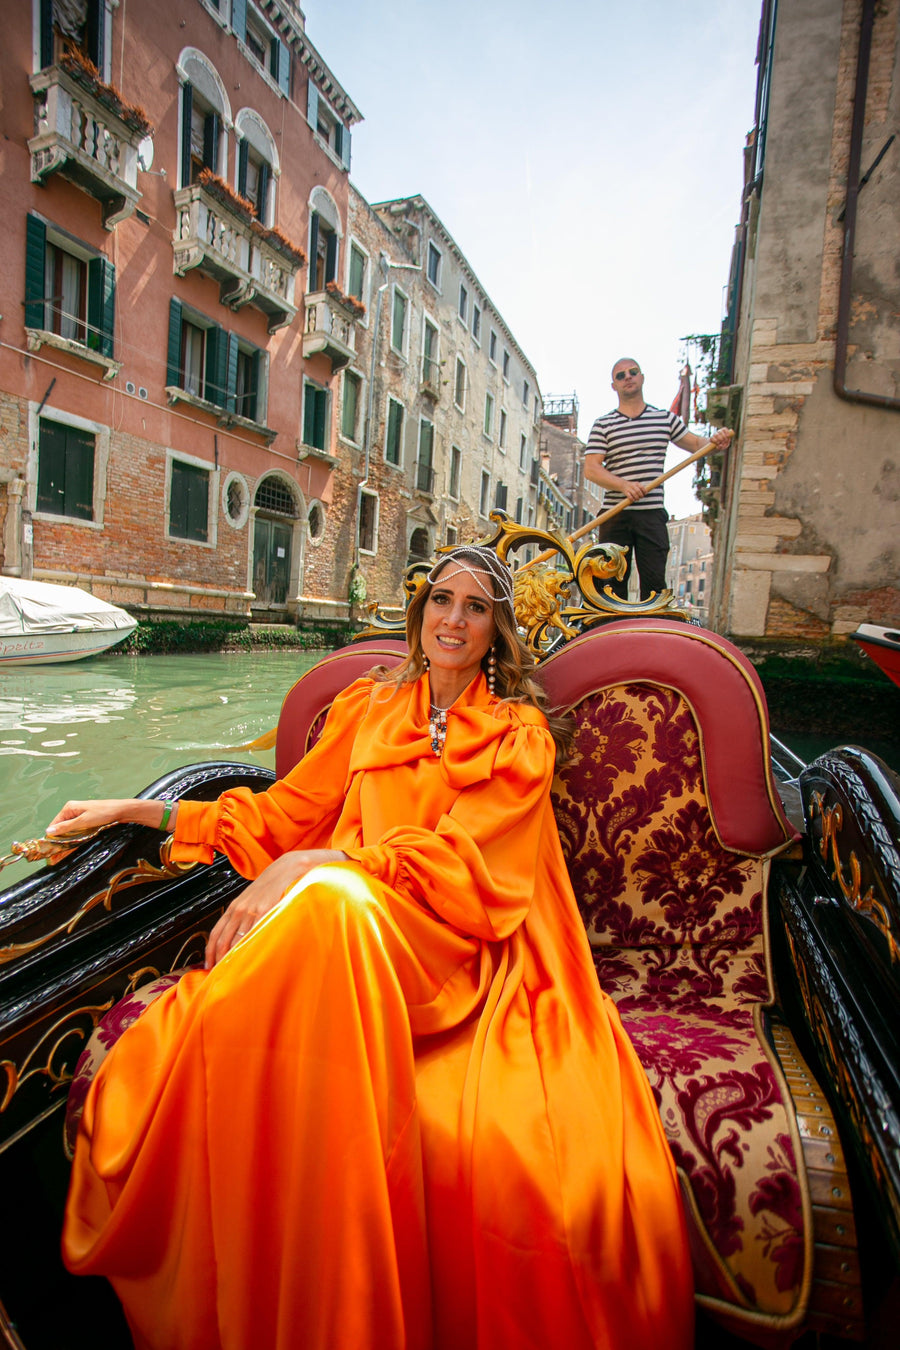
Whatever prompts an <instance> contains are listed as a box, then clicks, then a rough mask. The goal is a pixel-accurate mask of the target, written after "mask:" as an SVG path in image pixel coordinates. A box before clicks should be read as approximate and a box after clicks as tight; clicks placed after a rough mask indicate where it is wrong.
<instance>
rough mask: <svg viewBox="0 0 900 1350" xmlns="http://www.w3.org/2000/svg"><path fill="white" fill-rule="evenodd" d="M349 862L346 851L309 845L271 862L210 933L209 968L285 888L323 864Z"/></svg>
mask: <svg viewBox="0 0 900 1350" xmlns="http://www.w3.org/2000/svg"><path fill="white" fill-rule="evenodd" d="M346 861H347V855H346V853H341V852H340V850H339V849H336V848H308V849H298V850H297V851H295V852H292V853H283V854H282V855H281V857H280V858H276V859H275V861H274V862H271V863H269V865H268V867H267V868H266V869H265V871H263V872H261V873H260V875H259V876H258V877H257V878H256V880H255V881H251V883H250V885H249V886H248V887H247V889H246V890H245V891H241V893H240V895H239V896H238V898H237V899H236V900H232V902H231V904H230V905H229V906H228V908H227V909H226V911H225V913H224V914H223V915H222V917H221V919H220V920H219V922H218V923H217V924H216V926H215V928H214V929H213V930H212V932H211V933H210V935H209V941H208V942H207V944H206V959H205V962H204V964H205V966H206V969H207V970H211V969H212V968H213V966H214V965H215V964H216V962H218V961H221V959H222V957H223V956H225V955H226V953H227V952H230V951H231V949H232V947H233V946H234V945H235V944H236V943H237V942H240V940H241V938H242V937H246V936H247V934H248V933H249V932H250V929H251V928H252V927H253V925H254V924H255V923H256V921H257V919H261V918H262V917H263V915H264V914H268V912H269V910H270V909H274V908H275V906H276V905H277V904H278V901H279V900H280V899H281V897H282V896H283V895H284V893H285V891H287V890H290V888H291V886H293V885H294V883H295V882H296V881H300V879H301V878H302V877H305V876H306V874H307V872H311V871H312V869H313V868H314V867H318V866H320V864H321V863H329V862H346Z"/></svg>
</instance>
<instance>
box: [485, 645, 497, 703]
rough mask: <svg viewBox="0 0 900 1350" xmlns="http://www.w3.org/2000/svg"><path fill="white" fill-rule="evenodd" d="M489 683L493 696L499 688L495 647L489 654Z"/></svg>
mask: <svg viewBox="0 0 900 1350" xmlns="http://www.w3.org/2000/svg"><path fill="white" fill-rule="evenodd" d="M487 682H488V689H489V690H490V692H491V693H492V694H493V693H494V692H495V690H496V687H497V657H496V655H495V654H494V648H493V645H492V646H491V650H490V651H489V652H488V677H487Z"/></svg>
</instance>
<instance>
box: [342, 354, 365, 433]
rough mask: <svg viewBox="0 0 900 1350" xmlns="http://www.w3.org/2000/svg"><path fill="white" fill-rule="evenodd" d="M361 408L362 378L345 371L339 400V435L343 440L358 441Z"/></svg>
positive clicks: (352, 372)
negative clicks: (341, 395)
mask: <svg viewBox="0 0 900 1350" xmlns="http://www.w3.org/2000/svg"><path fill="white" fill-rule="evenodd" d="M361 407H362V378H361V376H359V375H357V374H356V373H355V372H354V371H352V370H345V371H344V379H343V397H342V399H341V435H342V436H343V437H344V439H345V440H348V441H356V442H358V441H359V424H360V411H361Z"/></svg>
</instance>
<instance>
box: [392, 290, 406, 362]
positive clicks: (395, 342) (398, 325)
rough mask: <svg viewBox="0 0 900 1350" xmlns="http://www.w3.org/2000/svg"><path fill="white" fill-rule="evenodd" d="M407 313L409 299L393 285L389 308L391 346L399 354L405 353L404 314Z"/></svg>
mask: <svg viewBox="0 0 900 1350" xmlns="http://www.w3.org/2000/svg"><path fill="white" fill-rule="evenodd" d="M408 313H409V301H408V300H407V298H406V296H405V295H404V294H403V292H402V291H398V290H397V288H396V286H395V287H394V303H393V307H392V310H391V346H392V347H393V349H394V351H395V352H399V353H400V355H401V356H403V355H405V353H406V316H407V314H408Z"/></svg>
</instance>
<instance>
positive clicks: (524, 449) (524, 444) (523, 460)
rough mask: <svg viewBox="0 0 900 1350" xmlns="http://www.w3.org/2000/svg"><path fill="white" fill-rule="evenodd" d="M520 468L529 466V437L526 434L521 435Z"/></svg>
mask: <svg viewBox="0 0 900 1350" xmlns="http://www.w3.org/2000/svg"><path fill="white" fill-rule="evenodd" d="M519 468H520V469H527V468H528V437H527V436H525V435H524V434H523V435H521V436H520V437H519Z"/></svg>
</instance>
